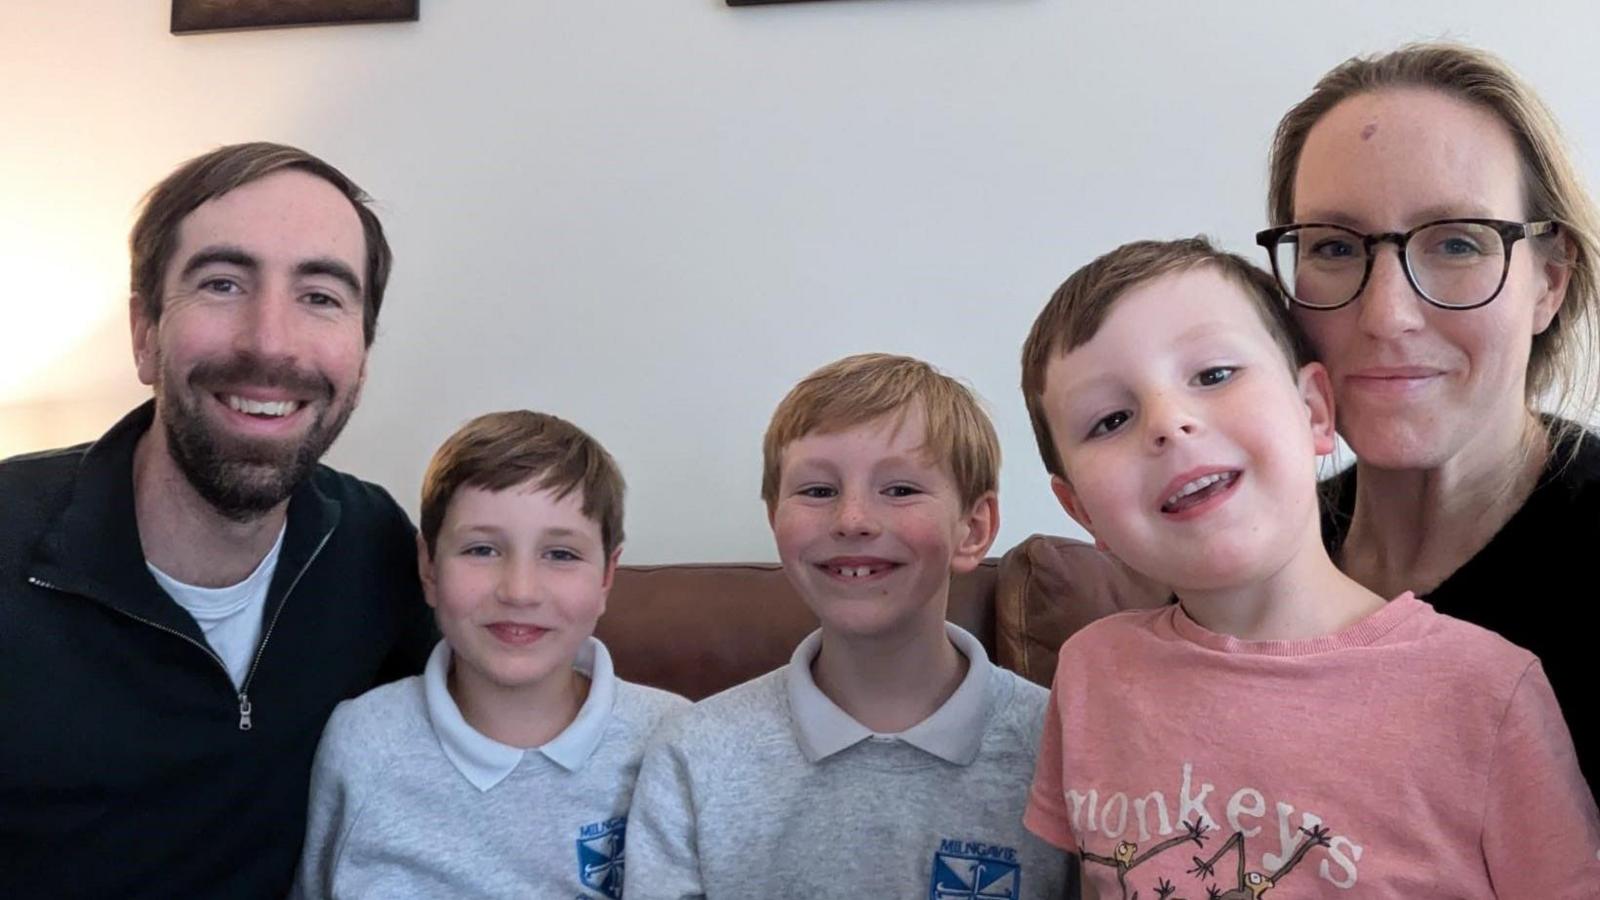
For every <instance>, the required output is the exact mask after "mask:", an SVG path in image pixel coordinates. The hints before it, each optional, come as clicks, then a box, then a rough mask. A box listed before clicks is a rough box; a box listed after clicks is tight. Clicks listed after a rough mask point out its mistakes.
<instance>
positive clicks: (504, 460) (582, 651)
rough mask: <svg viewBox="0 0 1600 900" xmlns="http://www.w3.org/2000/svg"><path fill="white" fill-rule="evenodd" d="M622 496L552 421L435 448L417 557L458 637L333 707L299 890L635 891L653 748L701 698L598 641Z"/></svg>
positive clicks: (458, 893)
mask: <svg viewBox="0 0 1600 900" xmlns="http://www.w3.org/2000/svg"><path fill="white" fill-rule="evenodd" d="M622 494H623V483H622V476H621V474H620V473H619V472H618V471H617V468H616V464H615V463H614V462H613V461H612V459H611V456H610V455H609V454H608V453H606V451H605V449H604V448H602V447H601V446H600V445H599V443H597V442H596V441H595V440H594V439H593V438H591V437H589V435H587V434H585V433H584V432H583V431H581V430H579V429H578V428H577V427H575V426H573V425H572V424H570V423H568V422H566V421H563V420H561V419H558V418H556V417H554V416H548V415H543V414H540V413H533V412H527V411H518V412H504V413H491V414H489V415H486V416H480V417H478V418H476V419H474V420H472V421H471V422H468V423H467V424H466V425H465V426H463V427H462V429H461V430H460V431H458V432H456V433H455V434H454V435H452V436H451V437H450V439H449V440H447V441H446V442H445V443H444V446H442V447H440V448H439V451H438V452H437V453H436V454H434V458H433V461H432V462H431V463H430V464H429V466H428V471H427V474H426V475H425V477H424V480H423V488H422V528H421V532H420V533H419V535H418V538H417V554H418V560H419V564H420V567H421V572H422V583H423V590H424V592H425V595H426V597H427V600H428V603H429V605H431V606H433V607H434V611H435V614H436V616H437V618H438V622H439V628H440V631H442V632H443V633H444V640H443V641H440V642H439V645H438V646H437V647H435V648H434V651H433V655H432V657H431V658H430V659H429V660H428V665H427V668H426V669H425V670H424V672H423V674H422V675H420V676H415V677H412V678H407V679H404V680H402V681H397V682H395V683H393V684H388V685H384V686H383V687H379V688H376V689H374V690H372V691H369V692H367V693H365V694H363V695H361V696H360V697H357V698H356V699H354V700H349V701H346V702H344V703H341V704H339V706H338V707H337V708H336V709H335V710H334V713H333V717H332V718H331V719H330V720H329V722H328V725H327V728H326V730H325V731H324V732H323V735H322V742H321V744H320V746H319V747H318V748H317V756H316V762H315V764H314V766H313V769H312V774H311V798H310V813H309V820H308V823H307V828H306V844H305V850H304V854H303V856H302V859H301V863H300V872H299V877H298V879H297V882H296V884H295V891H294V896H296V897H305V898H323V897H335V896H337V897H507V898H510V897H518V898H522V897H560V898H570V897H577V898H591V900H598V898H607V900H617V898H619V897H621V896H622V884H623V865H624V858H625V857H624V837H625V835H626V831H627V816H628V799H629V795H630V794H631V792H632V788H633V779H634V776H635V774H636V773H637V772H638V768H639V757H640V754H641V753H642V751H643V748H644V744H645V740H646V738H647V737H648V736H649V734H650V733H651V731H652V730H653V729H654V728H655V726H656V724H657V723H658V721H659V720H660V719H661V718H662V717H663V716H664V715H665V714H666V713H667V712H668V711H669V710H671V709H673V708H676V707H686V706H687V705H688V702H687V701H686V700H684V699H683V698H682V697H679V696H677V695H675V694H669V693H666V692H665V691H658V690H655V689H653V688H648V687H643V686H640V685H634V684H629V683H627V682H625V681H621V680H619V679H618V678H617V677H616V676H615V674H613V671H612V667H611V656H610V654H609V653H607V652H606V648H605V646H604V645H602V644H601V643H600V642H599V641H598V640H596V639H595V638H594V637H593V633H594V626H595V621H596V620H597V619H598V618H599V616H600V614H601V613H602V612H604V611H605V603H606V594H607V593H608V591H609V590H610V588H611V581H612V577H613V576H614V574H615V572H616V566H617V559H618V556H619V554H620V553H621V543H622Z"/></svg>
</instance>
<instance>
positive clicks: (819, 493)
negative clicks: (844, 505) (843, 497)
mask: <svg viewBox="0 0 1600 900" xmlns="http://www.w3.org/2000/svg"><path fill="white" fill-rule="evenodd" d="M838 493H839V492H838V491H837V490H835V489H834V488H833V487H832V486H830V485H826V484H808V485H804V486H802V487H800V488H799V489H798V490H796V491H795V495H796V496H799V497H805V498H807V499H810V500H827V499H829V498H831V497H834V496H837V495H838Z"/></svg>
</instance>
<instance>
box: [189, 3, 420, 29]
mask: <svg viewBox="0 0 1600 900" xmlns="http://www.w3.org/2000/svg"><path fill="white" fill-rule="evenodd" d="M420 2H421V0H172V33H173V34H193V33H195V32H201V31H231V30H235V29H240V28H286V27H289V26H293V25H348V24H354V23H364V22H415V21H416V20H417V7H418V5H419V4H420Z"/></svg>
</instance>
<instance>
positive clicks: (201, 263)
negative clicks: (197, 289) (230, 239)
mask: <svg viewBox="0 0 1600 900" xmlns="http://www.w3.org/2000/svg"><path fill="white" fill-rule="evenodd" d="M217 263H225V264H227V265H230V266H238V267H239V268H241V269H249V270H250V271H252V272H255V271H259V270H260V268H261V260H259V259H256V258H255V257H254V256H251V255H250V254H249V253H246V252H245V251H244V249H243V248H241V247H235V246H232V245H228V244H224V245H220V246H214V247H206V248H203V249H201V250H200V251H199V252H197V253H195V255H193V256H191V257H189V259H188V260H187V261H186V262H184V264H183V271H182V272H180V273H178V277H179V278H188V277H189V276H190V275H193V274H194V273H195V272H198V271H199V270H201V269H203V268H205V267H206V266H210V265H215V264H217Z"/></svg>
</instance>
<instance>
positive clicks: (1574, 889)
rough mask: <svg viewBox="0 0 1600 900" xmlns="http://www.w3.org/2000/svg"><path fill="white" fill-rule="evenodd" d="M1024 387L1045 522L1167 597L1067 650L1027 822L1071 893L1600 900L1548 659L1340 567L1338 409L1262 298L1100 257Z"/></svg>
mask: <svg viewBox="0 0 1600 900" xmlns="http://www.w3.org/2000/svg"><path fill="white" fill-rule="evenodd" d="M1337 249H1338V248H1336V247H1335V248H1326V247H1324V248H1309V247H1308V248H1306V251H1307V252H1313V251H1314V252H1331V251H1336V250H1337ZM1381 264H1383V265H1397V264H1398V263H1397V261H1395V260H1393V259H1391V260H1390V261H1388V262H1385V263H1381ZM1311 314H1312V315H1316V314H1317V313H1311ZM1447 314H1448V315H1455V314H1456V313H1453V312H1451V313H1447ZM1023 390H1024V393H1025V395H1026V397H1027V401H1028V406H1029V410H1030V412H1031V413H1032V415H1033V420H1034V428H1035V431H1036V433H1037V437H1038V441H1039V447H1040V449H1041V451H1043V453H1044V455H1045V464H1046V466H1047V467H1048V468H1049V469H1050V471H1051V473H1052V478H1051V484H1052V486H1053V488H1054V490H1055V493H1056V496H1057V497H1058V498H1059V499H1060V501H1061V504H1062V506H1063V507H1065V508H1066V510H1067V512H1068V513H1070V514H1071V515H1072V517H1073V518H1074V519H1076V520H1077V521H1078V522H1079V523H1080V524H1081V525H1083V527H1084V528H1086V529H1088V530H1089V531H1090V532H1092V533H1093V534H1094V536H1095V538H1096V540H1097V541H1099V542H1100V543H1101V544H1102V545H1103V546H1104V547H1106V548H1107V549H1108V550H1109V551H1110V552H1111V553H1113V554H1115V555H1116V556H1117V557H1119V558H1120V559H1122V560H1123V561H1124V562H1126V563H1127V564H1128V565H1129V566H1130V567H1132V568H1133V569H1135V570H1137V571H1139V572H1141V573H1143V574H1144V575H1146V576H1148V577H1150V578H1152V579H1154V580H1156V581H1157V582H1159V583H1162V584H1167V585H1171V586H1172V589H1173V592H1174V593H1175V594H1176V595H1177V598H1178V603H1176V604H1172V605H1169V606H1166V607H1163V608H1161V609H1154V610H1141V611H1137V612H1126V613H1121V614H1118V615H1113V616H1108V617H1106V618H1104V619H1101V620H1099V621H1097V622H1094V623H1093V624H1091V625H1089V626H1087V627H1085V628H1084V629H1082V630H1081V631H1079V632H1078V633H1076V634H1074V635H1073V636H1072V637H1071V638H1070V639H1068V640H1067V642H1066V644H1065V645H1063V646H1062V648H1061V655H1060V663H1059V665H1058V666H1057V668H1056V675H1055V684H1054V686H1053V688H1052V692H1051V697H1050V707H1049V717H1048V719H1047V721H1046V723H1045V728H1044V740H1043V744H1042V746H1041V748H1040V751H1039V770H1038V775H1037V777H1036V779H1035V782H1034V786H1033V789H1032V791H1031V796H1030V800H1029V804H1028V811H1027V819H1026V821H1027V824H1028V827H1029V828H1031V829H1033V831H1034V833H1036V834H1038V835H1039V836H1041V837H1043V838H1045V839H1046V840H1048V841H1050V842H1051V843H1052V844H1055V845H1056V846H1058V847H1061V848H1062V849H1065V850H1068V851H1070V852H1073V853H1077V854H1079V855H1080V856H1081V858H1082V860H1083V868H1082V878H1083V884H1084V889H1085V895H1086V896H1091V897H1092V896H1099V897H1102V898H1117V897H1123V898H1126V897H1131V896H1140V897H1155V898H1158V900H1168V898H1177V897H1199V896H1202V895H1204V896H1207V897H1217V898H1222V897H1230V898H1231V897H1237V898H1241V900H1248V898H1259V897H1261V896H1263V895H1264V894H1266V893H1267V892H1268V891H1271V892H1272V893H1271V896H1272V897H1279V896H1283V897H1313V896H1315V897H1324V896H1333V895H1335V894H1338V893H1340V892H1342V891H1350V894H1351V895H1352V896H1363V897H1407V898H1413V897H1579V896H1582V897H1592V896H1595V885H1597V884H1600V860H1597V859H1596V856H1595V853H1596V849H1597V847H1600V821H1597V817H1596V811H1595V805H1594V801H1593V800H1592V799H1591V798H1590V795H1589V791H1588V789H1587V786H1586V785H1585V784H1584V782H1583V777H1582V775H1581V774H1580V773H1579V772H1578V767H1577V761H1576V759H1575V757H1574V755H1573V751H1572V741H1571V738H1570V737H1569V736H1568V734H1567V729H1566V726H1565V724H1564V723H1563V721H1562V718H1561V711H1560V709H1559V708H1558V707H1557V706H1556V703H1555V697H1554V695H1553V694H1551V692H1550V685H1549V683H1548V682H1547V681H1546V680H1545V676H1544V672H1543V670H1542V669H1541V668H1540V666H1539V662H1538V660H1537V659H1535V658H1534V656H1533V654H1531V653H1528V652H1527V651H1525V650H1522V649H1521V648H1518V647H1515V646H1513V645H1512V644H1511V643H1509V642H1508V641H1506V640H1505V639H1503V638H1501V637H1499V636H1498V635H1495V634H1492V633H1490V632H1488V631H1485V630H1484V629H1482V628H1478V627H1477V626H1475V625H1469V624H1467V623H1465V622H1462V621H1459V620H1456V619H1452V618H1450V617H1448V616H1443V615H1440V614H1439V613H1437V612H1435V611H1434V609H1433V608H1432V607H1431V606H1429V605H1428V604H1427V603H1425V602H1423V601H1422V600H1419V599H1418V598H1417V597H1416V596H1414V595H1413V594H1412V593H1410V592H1409V591H1408V592H1406V593H1403V594H1401V595H1400V596H1398V597H1395V598H1393V599H1390V600H1387V601H1386V600H1385V598H1383V597H1380V596H1378V595H1376V594H1373V593H1372V592H1371V591H1369V590H1367V589H1366V588H1364V587H1363V586H1361V585H1360V584H1358V583H1357V582H1355V581H1353V580H1352V579H1350V578H1349V577H1348V576H1346V575H1344V574H1343V573H1342V572H1340V571H1339V569H1338V568H1337V567H1336V566H1335V565H1334V563H1333V561H1332V560H1331V559H1330V558H1329V556H1328V551H1327V549H1326V548H1325V547H1324V546H1323V543H1322V535H1321V529H1320V527H1319V524H1320V523H1319V516H1318V507H1317V481H1316V461H1317V457H1318V456H1319V455H1320V454H1325V453H1328V452H1329V451H1330V450H1332V448H1333V442H1334V417H1333V392H1332V390H1331V388H1330V386H1329V383H1328V374H1327V371H1326V370H1324V369H1323V367H1322V366H1321V365H1320V364H1319V363H1316V362H1314V361H1310V360H1309V359H1308V358H1307V356H1306V354H1305V351H1304V344H1303V342H1302V340H1301V338H1300V337H1299V336H1298V332H1297V330H1296V328H1295V323H1294V321H1293V320H1292V319H1291V318H1290V317H1289V315H1288V313H1287V311H1286V310H1285V308H1284V304H1283V300H1282V298H1281V297H1280V296H1279V294H1278V291H1277V288H1276V286H1275V285H1274V283H1273V280H1272V278H1271V276H1268V275H1267V274H1266V273H1264V272H1261V271H1260V270H1258V269H1256V268H1255V267H1253V266H1251V265H1249V264H1248V263H1246V262H1245V261H1244V260H1242V259H1240V258H1239V257H1237V256H1234V255H1232V254H1229V253H1224V252H1222V251H1220V250H1217V249H1216V248H1214V247H1212V246H1211V245H1210V244H1209V243H1208V242H1206V241H1204V240H1203V239H1190V240H1183V241H1159V242H1158V241H1141V242H1138V243H1134V244H1128V245H1125V246H1123V247H1120V248H1118V249H1116V250H1113V251H1112V252H1110V253H1108V254H1106V255H1105V256H1103V257H1101V258H1100V259H1097V260H1095V261H1094V262H1092V263H1090V264H1089V265H1087V266H1084V267H1083V268H1082V269H1079V270H1078V272H1076V273H1075V274H1073V275H1072V277H1070V278H1068V279H1067V281H1066V282H1065V283H1064V284H1063V285H1062V286H1061V288H1060V289H1059V290H1058V291H1057V292H1056V294H1055V296H1054V297H1053V298H1051V300H1050V302H1049V303H1048V304H1047V305H1046V306H1045V308H1044V310H1043V311H1042V312H1041V313H1040V314H1039V317H1038V319H1037V321H1036V322H1035V323H1034V327H1033V331H1032V333H1031V334H1030V335H1029V336H1028V340H1027V343H1026V345H1025V347H1024V349H1023ZM1352 889H1353V890H1352Z"/></svg>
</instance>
